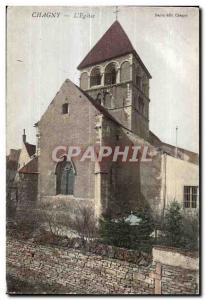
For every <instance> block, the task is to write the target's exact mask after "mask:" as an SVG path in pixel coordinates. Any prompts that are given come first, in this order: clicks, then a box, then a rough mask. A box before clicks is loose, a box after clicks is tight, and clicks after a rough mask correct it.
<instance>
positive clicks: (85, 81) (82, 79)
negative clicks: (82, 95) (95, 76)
mask: <svg viewBox="0 0 205 300" xmlns="http://www.w3.org/2000/svg"><path fill="white" fill-rule="evenodd" d="M80 87H81V89H83V90H87V89H88V74H87V73H86V72H84V73H82V74H81V76H80Z"/></svg>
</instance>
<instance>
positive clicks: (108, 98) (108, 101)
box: [104, 93, 112, 108]
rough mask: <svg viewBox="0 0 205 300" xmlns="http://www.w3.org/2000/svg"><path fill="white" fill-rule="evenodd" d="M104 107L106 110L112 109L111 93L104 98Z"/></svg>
mask: <svg viewBox="0 0 205 300" xmlns="http://www.w3.org/2000/svg"><path fill="white" fill-rule="evenodd" d="M104 106H105V107H106V108H112V97H111V95H110V94H109V93H106V95H105V97H104Z"/></svg>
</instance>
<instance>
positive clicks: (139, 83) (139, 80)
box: [136, 75, 142, 89]
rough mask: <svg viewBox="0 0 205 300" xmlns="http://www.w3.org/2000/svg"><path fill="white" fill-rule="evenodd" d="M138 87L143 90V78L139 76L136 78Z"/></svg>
mask: <svg viewBox="0 0 205 300" xmlns="http://www.w3.org/2000/svg"><path fill="white" fill-rule="evenodd" d="M136 85H137V87H138V88H139V89H141V85H142V78H141V77H140V76H139V75H137V76H136Z"/></svg>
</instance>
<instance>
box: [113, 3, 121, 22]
mask: <svg viewBox="0 0 205 300" xmlns="http://www.w3.org/2000/svg"><path fill="white" fill-rule="evenodd" d="M119 11H120V10H118V6H116V7H115V11H113V14H115V16H116V21H117V14H118V12H119Z"/></svg>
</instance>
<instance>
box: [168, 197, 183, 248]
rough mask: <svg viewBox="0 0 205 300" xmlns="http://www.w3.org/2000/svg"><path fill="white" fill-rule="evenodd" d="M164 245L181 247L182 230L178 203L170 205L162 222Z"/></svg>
mask: <svg viewBox="0 0 205 300" xmlns="http://www.w3.org/2000/svg"><path fill="white" fill-rule="evenodd" d="M164 231H165V243H166V245H167V246H173V247H179V246H181V241H182V235H183V228H182V214H181V207H180V205H179V203H178V202H176V201H174V202H172V203H171V204H170V206H169V208H168V210H167V213H166V215H165V221H164Z"/></svg>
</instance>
